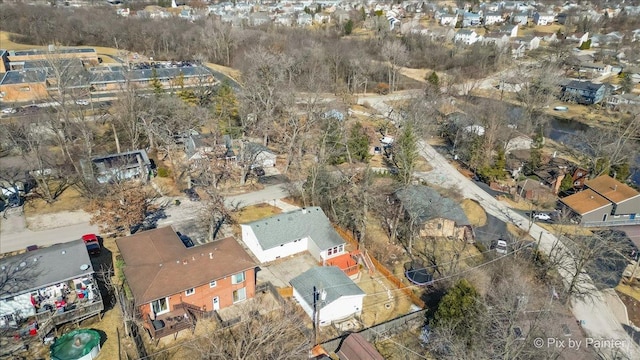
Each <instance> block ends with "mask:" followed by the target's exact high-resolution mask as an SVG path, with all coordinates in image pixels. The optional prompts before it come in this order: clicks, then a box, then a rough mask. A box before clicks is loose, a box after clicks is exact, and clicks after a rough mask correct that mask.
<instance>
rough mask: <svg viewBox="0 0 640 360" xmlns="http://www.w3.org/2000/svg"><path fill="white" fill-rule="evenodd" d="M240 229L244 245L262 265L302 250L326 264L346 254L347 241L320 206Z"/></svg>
mask: <svg viewBox="0 0 640 360" xmlns="http://www.w3.org/2000/svg"><path fill="white" fill-rule="evenodd" d="M240 228H241V229H242V242H244V243H245V245H247V247H248V248H249V250H251V252H252V253H253V255H255V257H256V258H257V259H258V260H260V262H262V263H265V262H269V261H273V260H276V259H279V258H284V257H287V256H291V255H294V254H298V253H301V252H303V251H309V253H311V255H313V257H315V258H316V260H318V261H319V262H324V261H325V260H328V259H330V258H332V257H335V256H338V255H342V254H344V252H345V250H344V248H345V241H344V239H342V237H340V235H338V233H337V232H336V231H335V229H334V228H333V226H332V225H331V222H330V221H329V219H328V218H327V216H326V215H325V214H324V212H323V211H322V209H320V208H319V207H310V208H302V209H299V210H294V211H290V212H286V213H282V214H278V215H275V216H271V217H269V218H266V219H261V220H256V221H254V222H250V223H248V224H241V225H240Z"/></svg>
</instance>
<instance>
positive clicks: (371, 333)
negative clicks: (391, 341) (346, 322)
mask: <svg viewBox="0 0 640 360" xmlns="http://www.w3.org/2000/svg"><path fill="white" fill-rule="evenodd" d="M426 311H427V310H418V311H415V312H412V313H409V314H406V315H402V316H399V317H397V318H395V319H391V320H388V321H385V322H383V323H380V324H378V325H374V326H371V327H369V328H366V329H363V330H360V331H358V332H357V333H358V334H360V335H362V336H363V337H364V338H365V339H366V340H367V341H369V342H376V341H378V340H381V339H385V338H388V337H390V336H393V335H396V334H399V333H402V332H404V331H406V330H408V329H412V328H416V327H420V326H422V325H424V322H425V312H426ZM349 334H350V333H344V334H342V335H340V336H338V337H336V338H333V339H331V340H327V341H325V342H323V343H322V347H323V348H324V349H325V350H326V351H328V352H329V353H335V352H337V351H338V349H339V348H340V345H341V344H342V341H343V340H344V338H346V337H347V336H348V335H349Z"/></svg>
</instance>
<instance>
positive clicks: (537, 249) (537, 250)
mask: <svg viewBox="0 0 640 360" xmlns="http://www.w3.org/2000/svg"><path fill="white" fill-rule="evenodd" d="M541 240H542V231H540V236H538V244H537V245H536V256H535V260H536V261H537V260H538V254H539V253H540V241H541Z"/></svg>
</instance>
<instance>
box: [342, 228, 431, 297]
mask: <svg viewBox="0 0 640 360" xmlns="http://www.w3.org/2000/svg"><path fill="white" fill-rule="evenodd" d="M335 229H336V232H337V233H338V234H339V235H340V236H341V237H342V238H343V239H345V240H346V241H347V242H348V243H349V244H351V245H352V246H353V247H354V248H355V249H358V241H357V240H356V239H355V238H354V237H353V235H352V234H351V233H350V232H349V231H346V230H345V229H342V228H340V227H337V226H335ZM364 255H365V256H367V255H368V253H367V254H364ZM369 258H370V259H371V262H372V263H373V266H375V268H376V270H378V271H379V272H380V273H381V274H382V275H384V277H385V278H387V280H389V281H390V282H391V283H392V284H393V285H394V286H395V287H397V288H398V289H400V290H401V291H402V292H403V293H404V294H405V295H406V296H407V297H409V298H410V299H411V301H412V302H413V303H414V304H416V305H418V306H420V307H421V308H424V307H425V304H424V301H422V299H420V298H419V297H418V296H416V294H414V293H413V291H412V290H411V288H410V287H409V286H408V285H407V284H405V283H403V282H402V280H401V279H399V278H398V277H397V276H395V275H394V274H393V273H392V272H391V271H389V269H387V268H386V267H385V266H384V265H383V264H382V263H381V262H379V261H378V260H376V258H374V257H373V256H369Z"/></svg>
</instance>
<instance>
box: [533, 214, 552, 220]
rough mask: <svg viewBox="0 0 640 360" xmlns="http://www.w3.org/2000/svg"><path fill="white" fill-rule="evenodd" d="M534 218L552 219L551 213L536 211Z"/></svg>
mask: <svg viewBox="0 0 640 360" xmlns="http://www.w3.org/2000/svg"><path fill="white" fill-rule="evenodd" d="M533 218H534V219H536V220H538V221H551V215H549V214H546V213H535V214H533Z"/></svg>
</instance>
